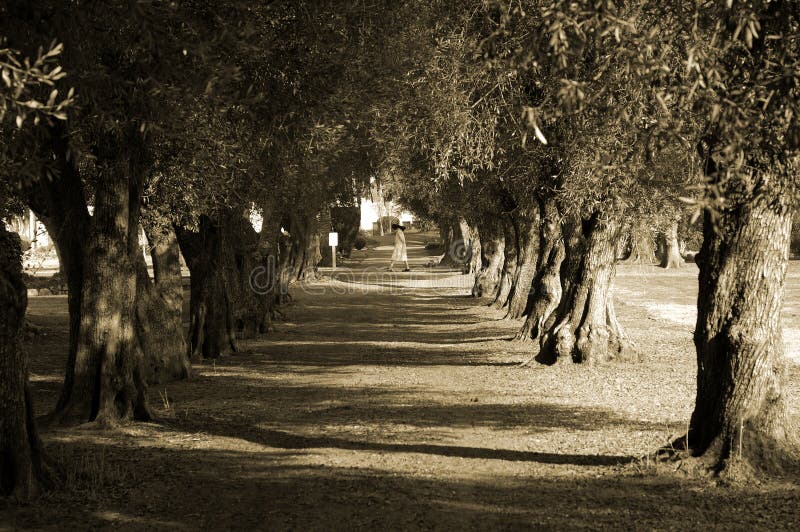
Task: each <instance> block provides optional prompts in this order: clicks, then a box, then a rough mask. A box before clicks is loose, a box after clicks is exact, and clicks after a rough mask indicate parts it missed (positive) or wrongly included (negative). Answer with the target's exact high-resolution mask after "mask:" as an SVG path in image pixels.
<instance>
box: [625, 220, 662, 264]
mask: <svg viewBox="0 0 800 532" xmlns="http://www.w3.org/2000/svg"><path fill="white" fill-rule="evenodd" d="M624 247H625V248H626V249H625V250H624V255H626V256H625V258H624V260H625V262H626V263H628V264H653V263H654V262H655V257H656V249H655V242H654V239H653V234H652V231H651V229H650V228H649V227H646V226H639V227H637V226H633V227H631V228H630V229H629V231H628V234H627V242H625V243H624Z"/></svg>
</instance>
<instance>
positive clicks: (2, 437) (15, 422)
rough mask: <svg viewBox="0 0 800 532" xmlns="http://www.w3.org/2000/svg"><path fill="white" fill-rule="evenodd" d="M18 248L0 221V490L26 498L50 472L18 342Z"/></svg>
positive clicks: (21, 316) (21, 312) (22, 294)
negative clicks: (43, 451)
mask: <svg viewBox="0 0 800 532" xmlns="http://www.w3.org/2000/svg"><path fill="white" fill-rule="evenodd" d="M21 254H22V249H21V246H20V239H19V237H18V236H17V235H16V234H13V233H10V232H8V231H6V229H5V226H4V225H3V223H2V222H0V494H2V495H12V496H14V497H16V498H19V499H29V498H31V497H33V496H35V495H36V494H37V493H39V491H40V490H41V489H42V488H43V487H46V486H47V485H48V484H49V482H50V475H49V473H48V472H47V470H46V468H45V467H44V460H43V455H42V448H41V442H40V440H39V436H38V433H37V431H36V421H35V416H34V412H33V402H32V400H31V392H30V387H29V385H28V364H27V359H26V357H25V353H24V352H23V350H22V346H21V345H20V336H21V332H22V326H23V324H24V322H25V308H26V306H27V304H28V300H27V292H26V289H25V284H24V283H23V280H22V259H21Z"/></svg>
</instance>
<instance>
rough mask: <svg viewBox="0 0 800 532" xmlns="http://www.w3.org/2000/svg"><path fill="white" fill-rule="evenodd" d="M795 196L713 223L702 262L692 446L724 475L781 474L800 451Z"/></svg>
mask: <svg viewBox="0 0 800 532" xmlns="http://www.w3.org/2000/svg"><path fill="white" fill-rule="evenodd" d="M785 201H786V200H785V199H782V198H778V199H775V200H773V201H771V202H768V201H766V200H764V201H761V199H759V200H756V202H751V203H749V204H739V205H730V206H728V208H727V209H725V210H724V211H723V212H722V213H720V217H719V219H718V221H717V225H716V226H715V224H714V222H713V221H712V218H711V215H710V214H708V213H706V215H705V217H704V227H703V233H704V240H703V246H702V248H701V251H700V253H699V255H698V257H697V264H698V266H699V268H700V276H699V284H700V289H699V294H698V298H697V311H698V313H697V327H696V329H695V335H694V341H695V346H696V348H697V367H698V369H697V398H696V402H695V409H694V412H693V413H692V418H691V422H690V425H689V434H688V438H682V439H680V440H677V441H676V442H675V445H677V446H682V445H684V442H685V441H686V440H687V439H688V443H689V447H690V448H691V452H692V454H693V455H694V456H700V457H701V459H702V462H703V463H704V464H705V465H706V466H708V467H709V468H711V470H713V471H715V472H718V473H719V472H723V471H729V470H730V468H731V466H732V465H733V464H738V465H741V466H743V467H744V471H745V472H747V471H750V470H751V468H754V469H756V470H758V469H766V470H771V469H773V468H774V467H775V466H779V465H781V460H782V459H783V458H786V457H787V454H786V449H787V448H791V447H793V446H796V444H797V436H796V432H795V430H794V427H793V426H792V425H790V417H789V414H788V412H787V408H788V405H787V397H786V395H785V393H784V388H785V384H786V379H787V377H786V360H785V358H784V347H783V339H782V327H781V310H782V307H783V299H784V290H785V285H784V279H785V276H786V268H787V261H788V251H789V239H790V228H791V213H790V211H789V209H788V208H787V206H786V204H785Z"/></svg>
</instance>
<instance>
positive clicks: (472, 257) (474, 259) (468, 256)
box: [458, 218, 481, 274]
mask: <svg viewBox="0 0 800 532" xmlns="http://www.w3.org/2000/svg"><path fill="white" fill-rule="evenodd" d="M458 225H459V229H460V230H461V237H462V238H463V239H464V248H465V250H466V253H465V255H464V262H463V264H462V266H461V272H462V273H464V274H477V273H478V272H479V271H480V269H481V239H480V234H479V233H478V229H477V227H472V226H470V225H469V224H468V223H467V222H466V220H464V219H463V218H461V219H460V220H459V222H458Z"/></svg>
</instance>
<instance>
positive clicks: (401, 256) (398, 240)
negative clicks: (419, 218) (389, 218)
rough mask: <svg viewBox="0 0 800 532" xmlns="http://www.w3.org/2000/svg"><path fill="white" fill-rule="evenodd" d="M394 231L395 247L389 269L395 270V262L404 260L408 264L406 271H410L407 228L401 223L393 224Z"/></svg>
mask: <svg viewBox="0 0 800 532" xmlns="http://www.w3.org/2000/svg"><path fill="white" fill-rule="evenodd" d="M392 230H393V231H394V249H393V250H392V261H391V262H390V263H389V271H390V272H393V271H394V263H395V262H404V263H405V265H406V268H405V270H403V271H404V272H410V271H411V268H409V267H408V252H407V251H406V235H405V233H404V232H403V231H405V230H406V228H405V227H403V226H402V225H400V224H392Z"/></svg>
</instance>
